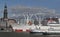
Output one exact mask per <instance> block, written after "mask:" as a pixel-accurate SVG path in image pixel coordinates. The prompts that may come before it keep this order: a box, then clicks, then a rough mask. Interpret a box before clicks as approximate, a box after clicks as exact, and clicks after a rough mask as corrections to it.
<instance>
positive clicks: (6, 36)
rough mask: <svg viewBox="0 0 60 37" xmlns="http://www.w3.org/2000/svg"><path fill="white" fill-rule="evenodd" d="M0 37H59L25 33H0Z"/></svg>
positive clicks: (59, 36) (58, 36) (56, 36)
mask: <svg viewBox="0 0 60 37" xmlns="http://www.w3.org/2000/svg"><path fill="white" fill-rule="evenodd" d="M0 37H60V35H40V34H29V33H26V32H21V33H16V32H0Z"/></svg>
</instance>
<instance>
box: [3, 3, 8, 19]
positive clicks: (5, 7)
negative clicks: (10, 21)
mask: <svg viewBox="0 0 60 37" xmlns="http://www.w3.org/2000/svg"><path fill="white" fill-rule="evenodd" d="M3 18H8V12H7V5H6V4H5V6H4V14H3Z"/></svg>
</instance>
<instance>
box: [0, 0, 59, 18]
mask: <svg viewBox="0 0 60 37" xmlns="http://www.w3.org/2000/svg"><path fill="white" fill-rule="evenodd" d="M5 2H6V4H7V6H8V10H9V8H11V7H15V6H25V7H44V8H48V9H55V10H56V11H57V13H60V0H0V17H1V16H2V13H3V9H4V4H5ZM10 15H11V13H9V16H10Z"/></svg>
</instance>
